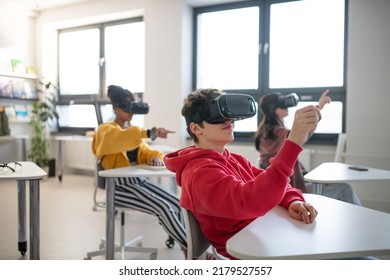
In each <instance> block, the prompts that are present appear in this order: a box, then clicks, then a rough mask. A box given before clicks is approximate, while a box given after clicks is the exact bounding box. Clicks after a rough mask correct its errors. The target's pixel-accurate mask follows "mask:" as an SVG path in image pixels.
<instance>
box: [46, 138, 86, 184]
mask: <svg viewBox="0 0 390 280" xmlns="http://www.w3.org/2000/svg"><path fill="white" fill-rule="evenodd" d="M53 139H54V140H55V141H58V163H57V176H58V180H59V181H60V182H62V170H63V159H62V154H63V152H62V150H63V149H62V143H63V142H64V141H73V142H75V141H78V142H91V143H92V139H93V138H92V137H91V136H83V135H58V136H54V138H53Z"/></svg>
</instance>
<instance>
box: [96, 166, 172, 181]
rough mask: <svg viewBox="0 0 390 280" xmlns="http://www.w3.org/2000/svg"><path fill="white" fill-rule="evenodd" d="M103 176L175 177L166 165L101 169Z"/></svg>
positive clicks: (100, 173)
mask: <svg viewBox="0 0 390 280" xmlns="http://www.w3.org/2000/svg"><path fill="white" fill-rule="evenodd" d="M99 176H101V177H111V178H113V177H175V173H173V172H171V171H169V170H168V169H166V168H165V166H159V167H153V166H150V165H146V164H145V165H144V164H141V165H137V166H130V167H122V168H114V169H107V170H102V171H99Z"/></svg>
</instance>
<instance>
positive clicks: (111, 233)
mask: <svg viewBox="0 0 390 280" xmlns="http://www.w3.org/2000/svg"><path fill="white" fill-rule="evenodd" d="M114 198H115V178H106V259H107V260H113V259H114V250H115V248H114V246H115V245H114V242H115V239H114V238H115V200H114Z"/></svg>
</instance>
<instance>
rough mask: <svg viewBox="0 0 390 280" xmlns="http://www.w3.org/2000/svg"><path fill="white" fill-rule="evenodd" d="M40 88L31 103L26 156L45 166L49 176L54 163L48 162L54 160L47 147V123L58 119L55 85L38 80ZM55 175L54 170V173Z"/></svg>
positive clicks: (48, 146) (48, 142) (48, 145)
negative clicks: (28, 149) (36, 98)
mask: <svg viewBox="0 0 390 280" xmlns="http://www.w3.org/2000/svg"><path fill="white" fill-rule="evenodd" d="M40 85H41V89H38V90H37V92H38V102H35V103H34V104H33V109H32V111H31V117H30V125H31V128H32V137H31V147H30V152H29V154H28V158H29V159H30V160H31V161H33V162H35V163H36V164H37V165H38V166H40V167H42V168H44V169H45V168H46V169H47V170H48V173H49V176H50V174H53V172H54V171H53V170H49V169H48V167H49V166H52V168H54V166H55V164H50V162H51V161H52V162H53V161H54V160H53V159H50V156H49V148H50V141H49V137H48V129H47V128H48V124H49V121H51V120H53V119H58V113H57V110H56V98H57V87H56V86H55V85H54V84H52V83H51V82H46V81H40ZM52 176H55V172H54V175H52Z"/></svg>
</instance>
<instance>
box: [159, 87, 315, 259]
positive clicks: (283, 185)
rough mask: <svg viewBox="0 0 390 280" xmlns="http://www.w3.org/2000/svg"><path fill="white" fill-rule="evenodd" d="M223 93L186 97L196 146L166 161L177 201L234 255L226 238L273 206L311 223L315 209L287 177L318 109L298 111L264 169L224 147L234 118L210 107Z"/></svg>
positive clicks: (219, 245) (218, 245) (229, 139)
mask: <svg viewBox="0 0 390 280" xmlns="http://www.w3.org/2000/svg"><path fill="white" fill-rule="evenodd" d="M224 94H225V93H224V92H221V91H219V90H217V89H201V90H197V91H195V92H193V93H191V94H189V95H188V96H187V98H186V99H185V100H184V105H183V108H182V115H183V116H184V117H185V119H186V122H187V131H188V133H189V134H190V136H191V137H192V139H193V140H194V142H195V145H194V146H190V147H187V148H184V149H181V150H179V151H176V152H173V153H170V154H168V155H166V156H165V158H164V161H165V164H166V166H167V168H168V169H169V170H171V171H173V172H175V173H176V181H177V183H178V185H179V186H181V187H182V194H181V198H180V205H181V206H182V207H184V208H186V209H188V210H189V211H191V212H192V214H193V215H194V217H195V218H196V220H197V221H198V223H199V226H200V228H201V230H202V232H203V234H204V235H205V236H206V237H207V239H209V240H210V243H211V244H212V246H214V248H216V250H217V252H218V253H219V254H221V255H223V256H225V257H227V258H231V259H234V257H232V256H230V255H229V254H228V253H227V251H226V242H227V240H228V239H229V238H230V237H232V236H233V235H234V234H235V233H237V232H238V231H240V230H241V229H242V228H244V227H245V226H247V225H248V224H249V223H251V222H252V221H253V220H254V219H256V218H257V217H259V216H263V215H265V214H266V213H267V212H268V211H270V210H271V209H272V208H274V207H275V206H277V205H281V206H283V207H285V208H286V209H287V211H288V213H289V215H290V216H291V217H292V218H293V219H296V220H301V221H302V222H305V223H308V224H309V223H312V222H313V221H314V219H315V217H316V215H317V211H316V210H315V208H314V207H313V206H312V205H310V204H309V203H307V202H305V200H304V198H303V196H302V193H301V191H299V190H297V189H294V188H292V187H291V186H290V185H289V180H290V179H289V178H290V176H291V175H292V173H293V167H294V164H295V162H296V161H297V159H298V155H299V153H300V152H301V151H302V147H301V145H303V143H305V142H306V140H307V137H308V134H309V133H310V132H313V131H314V130H315V129H316V127H317V123H318V121H319V119H320V110H319V109H318V108H316V107H314V106H308V107H305V108H302V109H300V110H298V111H297V113H296V115H295V120H294V124H293V127H292V129H291V132H290V134H289V136H288V138H287V140H286V141H285V143H284V145H283V147H282V148H281V149H280V151H279V153H278V154H277V155H276V156H275V157H274V158H273V159H271V165H270V166H269V167H268V168H267V169H266V170H263V169H259V168H257V167H255V166H253V165H252V164H251V163H250V162H249V161H248V160H246V159H245V158H244V157H243V156H241V155H238V154H233V153H230V152H229V151H228V150H227V149H226V147H225V146H226V145H227V144H229V143H230V142H232V141H233V139H234V135H233V129H234V118H225V117H223V116H222V115H221V117H220V118H219V119H218V118H217V119H216V118H215V116H214V117H213V113H212V109H210V110H209V107H210V104H211V103H215V101H216V100H217V99H218V98H219V97H220V96H221V95H224ZM210 114H211V116H210ZM214 115H215V114H214Z"/></svg>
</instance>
